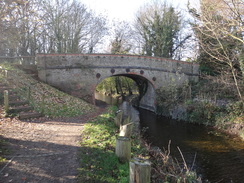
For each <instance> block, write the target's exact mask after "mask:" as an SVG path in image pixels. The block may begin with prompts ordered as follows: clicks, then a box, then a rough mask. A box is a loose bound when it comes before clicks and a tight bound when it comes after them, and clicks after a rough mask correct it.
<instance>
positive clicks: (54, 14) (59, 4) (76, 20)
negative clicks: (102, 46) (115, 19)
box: [43, 0, 106, 53]
mask: <svg viewBox="0 0 244 183" xmlns="http://www.w3.org/2000/svg"><path fill="white" fill-rule="evenodd" d="M43 9H44V12H45V15H44V17H43V18H44V19H45V30H44V31H45V33H44V34H45V35H46V36H45V37H43V41H45V43H43V48H45V50H43V51H44V52H57V53H81V52H93V49H94V47H95V46H96V44H98V43H99V40H100V39H101V38H102V37H103V35H104V34H105V33H106V20H105V19H104V18H103V17H96V16H95V15H94V14H93V13H92V12H91V11H90V10H88V9H87V8H86V7H85V6H84V5H83V4H81V3H79V2H78V1H66V0H55V2H53V1H51V0H46V1H44V3H43Z"/></svg>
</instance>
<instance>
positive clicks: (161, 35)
mask: <svg viewBox="0 0 244 183" xmlns="http://www.w3.org/2000/svg"><path fill="white" fill-rule="evenodd" d="M181 22H182V20H181V15H180V13H179V12H177V11H176V10H175V8H173V7H172V5H167V4H166V2H164V3H161V2H160V1H154V2H153V3H152V4H147V5H145V6H144V7H143V8H141V9H140V10H139V11H138V13H137V16H136V22H135V29H136V30H137V32H138V34H139V35H140V37H141V40H142V41H141V42H142V54H145V55H149V56H158V57H166V58H173V57H174V53H175V51H176V50H177V49H178V48H179V47H180V46H182V44H183V43H184V41H185V40H186V39H188V38H189V36H186V37H185V38H184V39H183V40H182V41H180V42H177V40H178V38H179V34H180V31H181V26H182V24H181Z"/></svg>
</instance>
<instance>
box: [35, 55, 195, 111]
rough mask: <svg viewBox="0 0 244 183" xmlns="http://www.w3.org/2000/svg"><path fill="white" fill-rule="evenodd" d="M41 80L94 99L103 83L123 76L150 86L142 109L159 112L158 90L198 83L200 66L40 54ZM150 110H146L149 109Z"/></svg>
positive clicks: (132, 58) (143, 58)
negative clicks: (113, 77) (157, 105)
mask: <svg viewBox="0 0 244 183" xmlns="http://www.w3.org/2000/svg"><path fill="white" fill-rule="evenodd" d="M37 66H38V75H39V78H40V79H41V80H42V81H44V82H46V83H48V84H50V85H53V86H55V87H57V88H60V89H61V90H64V91H66V92H68V93H71V94H73V95H76V96H79V97H82V98H87V100H89V101H92V99H94V96H93V94H94V90H95V87H96V85H97V84H98V83H100V82H101V81H102V80H103V79H105V78H107V77H110V76H114V75H122V76H127V77H130V78H132V79H135V80H145V81H147V83H148V84H147V85H148V86H150V87H149V89H148V93H146V94H145V97H144V98H142V100H141V105H142V106H145V105H148V108H150V110H151V109H152V108H155V103H156V101H155V96H151V95H155V90H156V89H157V88H160V87H161V86H167V85H169V83H172V82H175V83H176V85H178V86H180V85H182V84H183V83H185V82H188V81H189V80H194V81H197V80H198V68H199V66H198V64H194V63H189V62H183V61H177V60H172V59H165V58H159V57H148V56H138V55H110V54H39V55H38V56H37ZM145 108H146V107H145Z"/></svg>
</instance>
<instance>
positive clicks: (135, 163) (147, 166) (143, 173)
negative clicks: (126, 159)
mask: <svg viewBox="0 0 244 183" xmlns="http://www.w3.org/2000/svg"><path fill="white" fill-rule="evenodd" d="M150 178H151V163H150V162H149V161H148V160H144V159H140V158H133V159H132V160H131V161H130V183H150Z"/></svg>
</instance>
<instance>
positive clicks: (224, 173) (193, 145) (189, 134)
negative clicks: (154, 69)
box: [140, 110, 244, 183]
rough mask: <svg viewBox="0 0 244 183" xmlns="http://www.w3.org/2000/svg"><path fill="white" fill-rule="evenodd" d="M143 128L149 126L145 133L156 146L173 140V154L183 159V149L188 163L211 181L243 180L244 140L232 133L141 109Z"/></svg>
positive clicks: (163, 146)
mask: <svg viewBox="0 0 244 183" xmlns="http://www.w3.org/2000/svg"><path fill="white" fill-rule="evenodd" d="M140 124H141V128H145V127H146V128H148V129H147V131H146V133H145V137H146V138H147V139H148V140H149V142H152V144H153V145H154V146H158V147H160V148H161V149H167V147H168V143H169V141H171V155H173V156H174V157H177V159H178V160H180V159H181V156H180V153H179V151H178V149H177V146H178V147H179V148H180V149H181V151H182V153H183V155H184V158H185V160H186V161H187V164H188V166H189V167H191V166H192V164H193V161H194V157H195V155H196V159H195V163H194V166H193V168H194V169H196V170H197V172H198V174H201V175H202V178H203V179H204V180H205V181H204V182H207V181H206V180H209V182H221V183H225V182H226V183H230V182H235V183H243V182H244V143H243V142H242V141H241V140H239V139H233V137H232V138H231V137H225V136H223V135H220V133H218V132H217V131H215V130H213V129H212V128H209V127H205V126H203V125H194V124H189V123H186V122H182V121H180V122H179V121H175V120H171V119H168V118H164V117H159V116H156V115H155V114H154V113H151V112H149V111H145V110H140Z"/></svg>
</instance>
